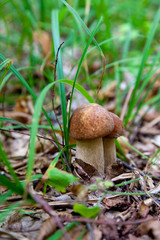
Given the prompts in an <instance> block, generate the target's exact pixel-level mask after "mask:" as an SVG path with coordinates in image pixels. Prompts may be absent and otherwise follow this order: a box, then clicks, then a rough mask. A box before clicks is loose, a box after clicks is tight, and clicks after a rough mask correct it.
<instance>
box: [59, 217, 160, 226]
mask: <svg viewBox="0 0 160 240" xmlns="http://www.w3.org/2000/svg"><path fill="white" fill-rule="evenodd" d="M61 219H63V220H64V221H66V222H73V221H75V222H84V223H94V224H99V225H100V224H102V225H112V224H114V225H118V226H123V225H133V224H140V223H144V222H148V221H150V220H158V217H148V218H147V219H138V220H135V221H127V222H124V221H119V222H116V221H115V220H114V219H111V218H107V219H90V218H81V217H80V218H77V217H73V218H67V217H62V218H61Z"/></svg>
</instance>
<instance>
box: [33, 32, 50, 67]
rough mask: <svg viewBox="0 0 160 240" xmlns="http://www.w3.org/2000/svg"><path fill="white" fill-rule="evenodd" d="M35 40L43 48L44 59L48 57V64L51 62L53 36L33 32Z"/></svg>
mask: <svg viewBox="0 0 160 240" xmlns="http://www.w3.org/2000/svg"><path fill="white" fill-rule="evenodd" d="M33 38H34V40H35V41H36V42H37V43H38V44H39V45H40V46H41V47H42V52H43V58H46V57H47V61H46V64H48V63H49V62H50V54H51V36H50V34H49V33H47V32H45V31H43V30H40V31H39V32H36V31H34V32H33Z"/></svg>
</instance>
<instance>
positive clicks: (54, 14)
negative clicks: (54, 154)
mask: <svg viewBox="0 0 160 240" xmlns="http://www.w3.org/2000/svg"><path fill="white" fill-rule="evenodd" d="M58 15H59V10H53V11H52V36H53V42H54V52H55V57H56V54H57V51H58V48H59V46H60V33H59V18H58ZM57 72H58V79H63V78H64V76H63V64H62V58H61V50H59V54H58V62H57ZM59 93H60V99H61V110H62V118H63V129H64V138H65V144H66V145H69V135H68V130H67V107H66V95H65V88H64V84H63V83H61V82H60V83H59Z"/></svg>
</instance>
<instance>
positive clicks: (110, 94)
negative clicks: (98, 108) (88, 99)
mask: <svg viewBox="0 0 160 240" xmlns="http://www.w3.org/2000/svg"><path fill="white" fill-rule="evenodd" d="M115 95H116V81H112V82H111V83H110V84H109V85H108V86H107V87H106V88H102V89H100V91H99V94H98V97H99V99H100V100H104V99H106V98H114V97H115Z"/></svg>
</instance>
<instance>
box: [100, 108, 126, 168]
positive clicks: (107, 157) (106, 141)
mask: <svg viewBox="0 0 160 240" xmlns="http://www.w3.org/2000/svg"><path fill="white" fill-rule="evenodd" d="M109 114H110V116H111V117H112V118H113V121H114V129H113V131H112V132H111V133H110V134H108V135H106V136H105V137H104V138H103V148H104V169H105V171H106V168H107V167H108V166H109V165H112V164H113V163H114V162H116V145H115V141H114V140H115V138H118V137H120V136H121V135H123V131H124V127H123V122H122V121H121V119H120V118H119V117H118V116H117V115H116V114H114V113H112V112H109Z"/></svg>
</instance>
